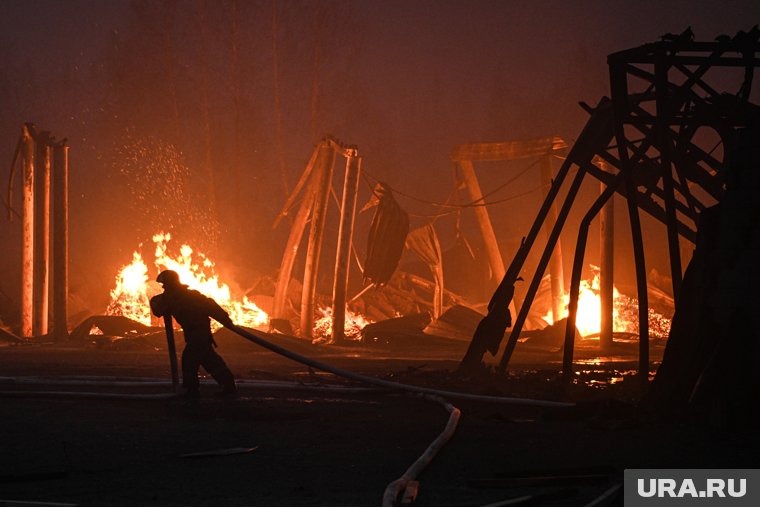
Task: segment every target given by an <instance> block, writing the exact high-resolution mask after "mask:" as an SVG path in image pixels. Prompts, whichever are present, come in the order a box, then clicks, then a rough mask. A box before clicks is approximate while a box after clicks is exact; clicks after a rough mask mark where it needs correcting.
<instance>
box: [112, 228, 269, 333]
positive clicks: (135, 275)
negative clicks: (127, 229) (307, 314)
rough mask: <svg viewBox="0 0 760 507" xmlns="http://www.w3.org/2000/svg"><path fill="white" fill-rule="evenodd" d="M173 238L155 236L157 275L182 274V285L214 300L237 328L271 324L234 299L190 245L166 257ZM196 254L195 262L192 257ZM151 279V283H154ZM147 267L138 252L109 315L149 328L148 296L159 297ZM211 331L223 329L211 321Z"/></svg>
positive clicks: (122, 275) (211, 266)
mask: <svg viewBox="0 0 760 507" xmlns="http://www.w3.org/2000/svg"><path fill="white" fill-rule="evenodd" d="M170 240H171V235H170V234H164V233H159V234H156V235H155V236H153V242H154V243H155V244H156V251H155V260H154V265H155V268H156V274H158V272H160V271H163V270H165V269H171V270H174V271H176V272H177V274H179V279H180V281H181V282H182V283H183V284H185V285H188V286H189V287H190V288H191V289H195V290H197V291H198V292H201V293H202V294H205V295H206V296H209V297H211V298H213V299H214V300H215V301H216V302H217V303H219V305H220V306H221V307H222V308H224V309H225V310H226V311H227V312H228V313H229V314H230V318H232V321H233V322H235V324H237V325H238V326H245V327H260V326H264V325H266V324H267V323H268V322H269V316H268V315H267V314H266V313H265V312H264V311H263V310H262V309H260V308H259V307H258V306H256V303H254V302H253V301H250V300H249V299H248V298H247V297H243V299H242V300H237V299H234V298H233V297H232V296H231V293H230V288H229V286H228V285H227V284H226V283H222V282H220V281H219V277H218V276H217V274H216V273H215V272H214V263H213V262H212V261H211V260H210V259H209V258H208V257H206V256H205V255H204V254H202V253H200V252H193V249H192V248H191V247H190V245H187V244H183V245H182V246H181V247H180V250H179V254H178V255H176V256H171V255H170V254H168V253H167V250H168V243H169V241H170ZM194 254H195V258H194V257H193V255H194ZM153 278H154V277H151V278H150V279H153ZM148 281H149V277H148V267H147V266H146V265H145V263H144V262H143V260H142V257H141V255H140V254H139V253H138V252H135V253H134V254H132V263H131V264H129V265H127V266H124V267H122V268H121V271H119V274H118V275H117V276H116V287H115V288H114V290H112V291H111V303H110V304H109V305H108V310H106V313H107V314H108V315H123V316H125V317H128V318H130V319H133V320H136V321H138V322H141V323H143V324H146V325H150V323H151V318H150V306H149V303H148V301H149V292H151V295H152V293H157V292H158V290H157V287H153V288H151V287H150V286H149V283H148ZM211 324H212V327H213V328H214V329H217V328H219V327H220V325H219V324H218V323H217V322H216V321H214V320H212V322H211Z"/></svg>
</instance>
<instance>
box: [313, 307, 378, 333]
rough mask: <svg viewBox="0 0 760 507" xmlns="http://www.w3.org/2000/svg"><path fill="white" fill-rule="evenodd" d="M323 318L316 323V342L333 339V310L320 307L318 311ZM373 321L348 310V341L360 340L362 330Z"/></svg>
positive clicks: (346, 326)
mask: <svg viewBox="0 0 760 507" xmlns="http://www.w3.org/2000/svg"><path fill="white" fill-rule="evenodd" d="M317 311H318V312H319V314H320V315H321V317H319V318H318V319H316V320H315V321H314V341H324V340H330V339H332V308H331V307H329V306H328V307H319V308H318V309H317ZM372 323H373V321H372V320H370V319H368V318H366V317H365V316H363V315H361V314H359V313H354V312H352V311H351V310H350V309H348V308H346V324H345V331H344V334H345V336H346V339H347V340H360V339H361V333H362V329H364V326H366V325H368V324H372Z"/></svg>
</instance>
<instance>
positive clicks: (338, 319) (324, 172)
mask: <svg viewBox="0 0 760 507" xmlns="http://www.w3.org/2000/svg"><path fill="white" fill-rule="evenodd" d="M336 155H340V156H342V157H344V158H345V159H346V171H345V178H344V182H343V198H342V201H341V205H340V225H339V229H338V241H337V243H338V245H337V255H336V260H335V276H334V278H333V298H332V299H333V301H332V302H333V305H332V310H333V312H332V330H333V336H332V339H333V340H334V341H341V340H343V339H344V330H345V320H346V293H347V290H348V267H349V259H350V255H351V242H352V238H353V228H354V218H355V216H356V198H357V193H358V187H359V174H360V171H361V157H360V156H359V151H358V149H357V147H356V146H347V145H344V144H342V143H340V142H339V141H336V140H335V139H332V138H330V137H326V138H325V139H323V140H322V141H321V142H320V143H319V144H318V145H317V147H316V148H315V149H314V152H313V154H312V156H311V159H310V160H309V163H308V164H307V165H306V169H305V170H304V172H303V174H302V175H301V179H300V180H299V181H298V183H297V184H296V187H295V189H294V190H293V192H292V193H291V194H290V196H289V197H288V200H287V201H286V202H285V205H284V206H283V208H282V211H281V212H280V214H279V215H278V217H277V220H276V221H275V224H274V225H275V226H277V224H278V223H279V221H280V220H281V219H282V218H283V217H285V216H286V215H288V213H289V212H290V210H291V209H292V208H293V207H294V206H295V203H296V201H297V199H298V197H299V196H300V195H301V193H302V192H303V196H302V199H301V203H300V205H299V207H298V211H297V212H296V214H295V216H294V217H293V226H292V227H291V229H290V236H289V237H288V242H287V244H286V246H285V252H284V254H283V256H282V263H281V264H280V271H279V273H278V277H277V285H276V289H275V295H274V302H273V307H272V313H273V315H272V317H273V318H274V319H283V318H284V317H285V306H286V300H287V292H288V286H289V284H290V280H291V274H292V272H293V265H294V264H295V260H296V254H297V253H298V247H299V245H300V243H301V238H302V237H303V234H304V232H305V230H306V224H307V222H308V219H309V216H311V227H310V231H309V242H308V246H307V250H306V265H305V267H304V276H303V291H302V296H301V309H300V310H301V311H300V314H301V322H300V334H301V336H302V337H304V338H309V339H311V338H312V330H313V328H314V297H315V294H316V283H317V273H318V269H319V259H320V254H321V251H322V243H323V241H324V229H325V221H326V218H327V204H328V201H329V199H330V194H331V193H332V191H333V190H332V177H333V167H334V165H335V156H336Z"/></svg>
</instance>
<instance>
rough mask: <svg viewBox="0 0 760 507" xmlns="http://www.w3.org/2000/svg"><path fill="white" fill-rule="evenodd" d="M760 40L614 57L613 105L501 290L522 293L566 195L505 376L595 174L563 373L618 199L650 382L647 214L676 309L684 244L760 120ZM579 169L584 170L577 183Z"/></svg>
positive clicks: (687, 40)
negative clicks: (596, 186) (589, 245)
mask: <svg viewBox="0 0 760 507" xmlns="http://www.w3.org/2000/svg"><path fill="white" fill-rule="evenodd" d="M758 35H760V32H759V31H758V30H757V27H755V28H754V29H753V30H752V31H750V32H748V33H745V32H739V33H738V34H737V35H736V36H734V37H726V36H721V37H719V38H718V39H716V40H715V41H713V42H696V41H694V40H693V34H692V33H691V30H690V29H689V30H687V31H686V32H684V33H683V34H680V35H675V36H674V35H666V36H664V37H663V38H662V40H661V41H658V42H654V43H650V44H646V45H643V46H640V47H637V48H633V49H629V50H626V51H621V52H618V53H614V54H611V55H610V56H609V57H608V64H609V74H610V90H611V98H607V97H605V98H602V99H601V100H600V101H599V103H598V104H597V105H596V107H593V108H591V107H588V106H586V105H585V104H582V106H583V107H584V108H585V109H586V110H587V111H588V112H589V114H590V118H589V119H588V122H587V124H586V126H585V127H584V129H583V131H582V132H581V133H580V135H579V136H578V139H577V141H576V143H575V144H574V145H573V147H572V148H571V149H570V151H569V152H568V154H567V158H566V159H565V161H564V163H563V164H562V166H561V167H560V169H559V170H558V172H557V174H556V177H555V179H554V182H553V184H552V186H551V188H550V190H549V192H548V194H547V196H546V199H545V200H544V202H543V205H542V206H541V209H540V210H539V212H538V215H537V216H536V219H535V220H534V223H533V225H532V227H531V229H530V231H529V233H528V235H527V236H526V237H525V238H524V240H523V243H522V245H521V247H520V248H519V250H518V252H517V253H516V255H515V257H514V259H513V261H512V265H511V266H510V268H509V269H508V270H507V274H506V275H505V277H504V279H503V280H502V282H501V284H500V286H499V288H498V289H497V291H496V294H499V293H504V292H505V290H504V289H505V287H512V286H513V285H514V283H515V280H516V278H517V276H518V274H519V272H520V270H521V269H522V267H523V265H524V263H525V259H526V257H527V255H528V253H529V252H530V250H531V249H532V248H533V247H534V243H535V241H536V238H537V236H538V234H539V232H540V230H541V228H542V227H543V226H544V223H545V221H546V220H547V216H548V215H549V212H550V210H551V209H552V207H553V206H554V205H555V200H557V197H558V194H559V193H560V191H561V190H564V191H565V198H564V201H563V202H562V204H561V206H560V208H559V211H558V213H557V216H556V222H555V224H554V227H553V228H552V231H551V234H550V235H549V238H548V241H547V244H546V247H545V249H544V251H543V253H542V255H541V258H540V261H539V263H538V265H537V268H536V271H535V273H534V276H533V278H532V279H531V282H530V285H529V287H528V290H527V292H526V295H525V299H524V301H523V304H522V306H521V308H520V311H519V313H518V314H517V317H516V319H515V321H514V325H513V327H512V330H511V332H510V335H509V339H508V342H507V344H506V347H505V349H504V351H503V353H502V356H501V359H500V361H499V369H500V370H501V371H504V370H505V369H506V367H507V365H508V364H509V361H510V358H511V357H512V353H513V352H514V349H515V345H516V344H517V339H518V337H519V336H520V332H521V331H522V328H523V325H524V324H525V321H526V318H527V316H528V312H529V311H530V306H531V303H532V302H533V299H534V297H535V295H536V292H537V290H538V287H539V284H540V282H541V279H542V277H543V276H544V272H545V271H546V268H547V266H548V264H549V262H550V259H551V257H552V252H553V251H554V248H555V245H556V244H557V241H558V239H559V236H560V233H561V231H562V229H563V227H564V225H565V222H566V219H567V217H568V214H569V213H570V211H571V209H572V207H573V204H574V201H575V198H576V196H577V194H578V191H579V189H580V188H581V184H582V183H583V181H584V179H585V178H586V177H587V176H592V177H594V178H596V179H598V180H600V181H601V182H602V184H603V186H604V188H603V191H602V192H601V194H600V196H599V197H598V199H597V200H596V201H595V202H594V203H593V205H592V206H591V207H590V208H589V209H588V210H587V211H586V214H585V215H584V217H583V220H582V222H581V225H580V229H579V232H578V239H577V243H576V248H575V255H574V259H573V268H572V276H571V286H570V304H569V317H568V322H567V331H566V336H565V347H564V358H563V374H564V375H565V377H567V378H569V377H570V376H571V374H572V363H573V346H574V343H573V342H574V338H575V321H576V312H577V308H578V297H579V287H580V282H581V270H582V267H583V258H584V254H585V247H586V240H587V237H588V229H589V226H590V224H591V221H592V220H593V219H594V218H595V217H596V216H597V214H598V213H599V212H600V210H601V209H602V208H603V207H604V205H605V204H606V203H607V202H608V201H609V200H610V198H611V197H612V196H613V195H614V194H615V193H618V194H620V195H621V196H623V197H624V198H625V199H626V202H627V209H628V214H629V218H630V224H631V235H632V240H633V250H634V260H635V266H636V284H637V292H638V299H639V335H640V337H643V339H640V340H639V375H640V377H641V379H642V380H646V379H647V378H648V372H649V341H648V336H649V325H648V303H647V280H646V268H645V252H644V240H643V238H642V231H641V221H640V215H639V211H640V210H641V211H644V212H645V213H647V214H649V215H651V216H652V217H654V218H655V219H656V220H658V221H660V222H661V223H663V224H664V225H665V226H666V227H667V233H668V247H669V254H670V267H671V277H672V280H673V294H674V300H675V301H676V304H677V302H678V298H679V288H680V284H681V279H682V273H683V270H682V266H681V257H680V248H679V236H681V237H683V238H685V239H687V240H688V241H691V242H692V243H693V242H694V241H695V239H696V225H697V221H698V218H699V214H700V212H701V211H702V210H704V209H705V208H706V207H708V206H710V205H712V204H714V203H716V202H718V201H720V199H721V197H722V195H723V193H724V190H725V184H724V183H725V178H726V175H725V168H726V167H727V164H726V157H728V156H730V153H731V151H732V147H733V146H734V143H735V139H736V137H737V133H738V131H739V129H741V128H743V127H745V126H747V125H748V124H749V122H750V121H752V119H753V117H754V118H757V117H758V116H757V114H758V111H759V110H760V108H758V107H757V106H756V105H753V104H752V103H750V102H749V95H750V91H751V87H752V78H753V72H754V68H755V67H757V66H758V64H760V59H758V58H757V57H756V56H755V55H756V53H757V52H758V50H760V44H758ZM726 68H735V69H739V70H740V71H743V79H742V80H741V86H740V88H739V90H738V91H734V92H729V91H726V84H725V82H724V81H725V72H716V70H719V71H723V70H725V69H726ZM711 71H712V72H711ZM702 128H708V129H712V130H713V131H714V132H715V133H717V135H718V136H719V138H720V143H722V148H723V150H722V151H723V153H724V157H723V159H719V158H718V157H717V156H714V155H713V151H714V149H715V148H713V149H712V150H709V149H705V148H703V147H701V146H699V143H698V141H697V140H696V139H695V135H696V134H697V132H698V131H699V130H700V129H702ZM716 147H717V146H716ZM572 169H577V171H576V172H575V175H574V176H573V177H572V179H569V178H568V176H569V175H570V174H571V170H572ZM568 180H569V184H568ZM475 338H476V337H473V342H474V341H475ZM483 350H485V349H483Z"/></svg>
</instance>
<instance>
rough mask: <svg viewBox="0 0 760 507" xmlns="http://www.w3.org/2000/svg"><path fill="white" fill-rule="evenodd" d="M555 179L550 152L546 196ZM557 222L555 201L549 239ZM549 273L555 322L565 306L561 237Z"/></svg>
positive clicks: (545, 164)
mask: <svg viewBox="0 0 760 507" xmlns="http://www.w3.org/2000/svg"><path fill="white" fill-rule="evenodd" d="M553 179H554V178H553V173H552V155H551V153H548V154H547V155H544V156H543V157H542V158H541V185H542V186H544V188H545V189H546V191H545V193H544V197H546V195H547V194H548V192H549V188H551V184H552V180H553ZM556 222H557V205H556V203H553V204H552V206H551V207H550V208H549V214H548V215H547V216H546V227H545V228H544V230H545V231H546V237H547V239H548V238H549V237H551V231H552V229H553V228H554V224H555V223H556ZM549 275H550V283H551V291H552V318H553V319H554V322H558V321H559V320H560V319H562V317H563V315H562V313H563V310H564V307H565V282H564V273H563V270H562V243H561V240H560V239H557V245H556V246H555V247H554V253H553V254H552V257H551V260H550V261H549Z"/></svg>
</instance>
